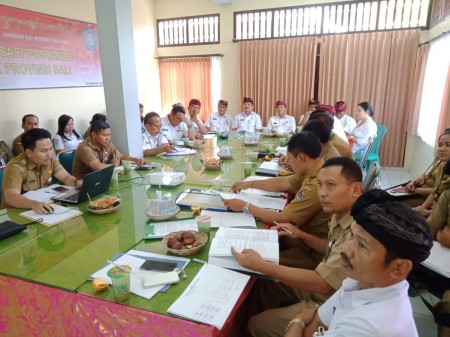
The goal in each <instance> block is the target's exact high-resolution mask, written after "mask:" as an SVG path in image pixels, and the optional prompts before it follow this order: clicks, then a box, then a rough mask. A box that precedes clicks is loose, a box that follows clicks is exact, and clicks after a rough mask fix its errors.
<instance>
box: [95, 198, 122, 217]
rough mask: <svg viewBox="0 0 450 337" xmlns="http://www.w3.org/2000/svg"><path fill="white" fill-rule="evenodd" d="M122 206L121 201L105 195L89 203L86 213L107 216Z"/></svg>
mask: <svg viewBox="0 0 450 337" xmlns="http://www.w3.org/2000/svg"><path fill="white" fill-rule="evenodd" d="M120 206H122V199H120V198H119V197H117V196H115V195H105V196H104V197H103V198H100V199H97V200H91V201H89V205H88V207H87V209H88V211H90V212H92V213H95V214H107V213H112V212H114V211H116V210H117V209H118V208H119V207H120Z"/></svg>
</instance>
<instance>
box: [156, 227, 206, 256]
mask: <svg viewBox="0 0 450 337" xmlns="http://www.w3.org/2000/svg"><path fill="white" fill-rule="evenodd" d="M206 242H208V235H207V234H206V233H201V232H196V231H178V232H173V233H170V234H167V235H166V236H165V237H164V238H163V239H162V244H163V245H164V246H166V247H167V249H168V250H169V252H171V253H174V254H177V255H183V256H184V255H192V254H195V253H197V252H198V251H200V249H202V248H203V246H204V245H205V244H206Z"/></svg>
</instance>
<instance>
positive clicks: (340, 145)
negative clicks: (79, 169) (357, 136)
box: [330, 133, 354, 159]
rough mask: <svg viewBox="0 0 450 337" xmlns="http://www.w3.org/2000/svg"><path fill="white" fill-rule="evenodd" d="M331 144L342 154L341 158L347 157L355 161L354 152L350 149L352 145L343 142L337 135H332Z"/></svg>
mask: <svg viewBox="0 0 450 337" xmlns="http://www.w3.org/2000/svg"><path fill="white" fill-rule="evenodd" d="M330 143H331V144H333V146H334V147H335V148H336V150H338V152H339V153H340V154H341V157H347V158H350V159H354V157H353V151H352V148H351V147H350V144H349V143H348V142H346V141H345V140H343V139H342V138H341V137H339V136H338V135H337V134H335V133H332V134H331V139H330Z"/></svg>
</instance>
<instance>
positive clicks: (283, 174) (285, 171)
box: [280, 170, 291, 176]
mask: <svg viewBox="0 0 450 337" xmlns="http://www.w3.org/2000/svg"><path fill="white" fill-rule="evenodd" d="M289 174H291V172H289V171H288V170H281V171H280V176H287V175H289Z"/></svg>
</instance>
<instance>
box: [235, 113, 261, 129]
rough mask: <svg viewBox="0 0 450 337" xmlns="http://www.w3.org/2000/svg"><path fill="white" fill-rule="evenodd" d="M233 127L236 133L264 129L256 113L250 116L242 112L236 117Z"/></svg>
mask: <svg viewBox="0 0 450 337" xmlns="http://www.w3.org/2000/svg"><path fill="white" fill-rule="evenodd" d="M231 127H232V128H233V129H236V131H247V132H255V130H261V129H262V122H261V117H259V115H258V114H257V113H256V112H254V111H252V112H251V113H250V114H249V115H248V116H247V114H246V113H245V112H244V111H242V112H240V113H239V114H237V115H236V116H235V117H234V119H233V125H232V126H231Z"/></svg>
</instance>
